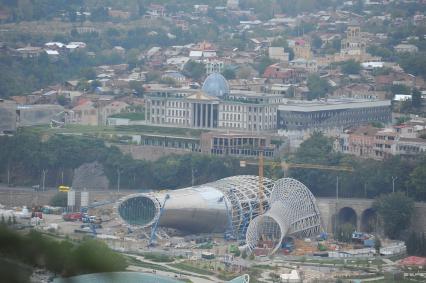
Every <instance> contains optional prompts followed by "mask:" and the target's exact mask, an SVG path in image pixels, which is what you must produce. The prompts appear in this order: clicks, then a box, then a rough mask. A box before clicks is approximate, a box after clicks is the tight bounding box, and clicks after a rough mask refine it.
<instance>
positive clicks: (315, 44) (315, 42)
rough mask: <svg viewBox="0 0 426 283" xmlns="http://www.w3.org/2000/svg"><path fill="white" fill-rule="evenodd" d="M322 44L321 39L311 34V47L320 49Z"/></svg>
mask: <svg viewBox="0 0 426 283" xmlns="http://www.w3.org/2000/svg"><path fill="white" fill-rule="evenodd" d="M321 46H322V39H321V37H319V36H318V35H317V34H314V35H313V36H312V47H313V48H316V49H320V48H321Z"/></svg>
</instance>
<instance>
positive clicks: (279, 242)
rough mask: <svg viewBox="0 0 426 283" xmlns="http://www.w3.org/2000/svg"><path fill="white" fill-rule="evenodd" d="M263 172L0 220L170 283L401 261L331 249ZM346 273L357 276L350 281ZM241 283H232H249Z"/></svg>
mask: <svg viewBox="0 0 426 283" xmlns="http://www.w3.org/2000/svg"><path fill="white" fill-rule="evenodd" d="M265 163H266V162H264V161H263V158H262V157H260V158H259V161H258V162H253V161H252V163H249V162H247V161H246V162H244V161H242V162H241V166H247V165H257V166H258V168H259V174H258V176H255V175H238V176H231V177H227V178H223V179H220V180H217V181H214V182H211V183H206V184H203V185H198V186H192V187H187V188H181V189H176V190H162V191H152V192H142V193H130V192H120V193H118V192H109V193H105V192H102V193H100V194H97V195H94V194H93V192H85V191H74V190H72V188H67V187H62V188H60V190H63V194H66V196H67V208H66V209H65V210H64V209H60V208H55V207H49V206H46V205H44V206H42V205H40V206H38V207H33V208H32V209H31V208H26V207H24V208H23V209H21V208H17V207H14V208H13V207H12V208H11V209H9V210H7V209H6V208H3V209H2V210H1V213H0V214H1V215H3V216H5V217H6V219H7V217H8V216H9V217H11V216H13V217H14V218H15V217H16V218H17V219H19V221H18V222H19V223H20V225H22V227H23V228H25V227H26V225H28V226H31V227H35V228H36V229H40V230H43V231H46V232H49V233H53V234H55V235H58V236H64V237H72V238H82V237H85V236H92V237H96V238H97V239H99V240H101V241H104V242H105V243H107V244H108V245H109V246H110V247H111V248H112V249H114V250H116V251H119V252H122V253H124V254H126V255H129V256H131V257H132V258H133V259H132V260H134V265H132V266H131V267H130V268H131V270H132V271H142V272H157V271H155V270H162V271H161V272H163V273H164V274H163V275H165V276H168V277H174V278H176V276H182V274H184V273H186V276H189V277H191V276H192V279H191V282H219V281H222V282H224V281H226V280H228V279H231V278H233V277H236V276H237V275H238V274H244V273H247V274H250V275H251V277H252V279H254V280H255V281H253V282H271V281H270V280H271V278H272V275H271V274H272V273H273V274H275V275H277V274H278V275H280V274H281V275H280V276H281V282H313V281H312V280H314V279H315V278H330V277H331V278H346V277H347V276H349V277H350V276H352V277H356V276H364V277H375V276H376V277H377V274H378V271H379V269H380V268H382V265H385V264H386V261H382V260H381V259H380V260H377V259H376V258H375V255H384V256H394V255H403V254H405V251H406V248H405V245H404V243H403V242H395V241H388V240H386V239H382V240H381V246H379V247H378V246H377V245H376V244H375V241H376V235H373V234H369V233H364V232H359V231H355V232H353V233H352V232H351V234H350V235H349V236H348V237H349V239H347V240H346V241H339V240H338V239H339V237H337V236H341V235H333V234H332V233H330V232H329V229H327V226H329V224H325V223H324V222H326V221H325V220H326V219H325V218H326V217H323V216H322V213H321V211H323V209H322V210H321V209H320V208H319V202H318V200H317V199H316V198H315V197H314V195H313V194H312V193H311V191H310V190H309V188H308V187H306V186H305V185H304V184H303V183H301V182H299V181H298V180H295V179H292V178H281V179H278V180H272V179H269V178H266V177H264V176H263V167H264V165H265ZM268 163H271V164H272V162H268ZM275 165H279V166H281V167H282V168H283V169H284V170H287V169H288V168H289V167H290V166H295V167H297V166H303V167H304V168H314V169H323V170H343V171H350V170H351V168H350V167H344V166H341V167H337V166H336V167H333V166H325V167H327V168H322V167H320V166H319V165H310V164H286V163H278V164H275ZM34 189H35V190H38V189H39V188H34ZM39 193H40V194H43V192H37V191H36V192H33V194H36V195H37V199H38V195H39ZM32 198H34V197H32ZM327 221H328V220H327ZM158 258H160V259H161V260H160V259H158ZM164 261H165V262H164ZM159 262H162V263H161V264H159ZM348 265H349V266H351V265H353V266H357V267H362V268H359V270H356V271H354V268H352V269H351V268H347V266H348ZM374 265H376V266H377V267H375V266H374ZM259 266H265V268H262V267H259ZM270 266H273V269H272V270H271V269H270V268H269V267H270ZM275 275H274V276H275ZM194 276H195V277H194ZM197 276H198V277H197ZM200 276H201V277H200ZM202 276H204V277H207V278H204V279H203V278H202ZM247 276H248V275H247ZM189 277H185V278H186V279H188V278H189ZM179 278H180V277H179ZM194 278H195V279H194ZM248 278H250V276H248V277H244V280H246V281H241V282H249V279H248ZM282 278H293V279H295V278H296V279H295V280H296V281H285V280H286V279H282ZM297 278H298V279H297ZM225 279H226V280H225ZM203 280H204V281H203ZM297 280H299V281H297ZM277 282H279V281H277ZM325 282H327V281H325ZM333 282H334V281H333Z"/></svg>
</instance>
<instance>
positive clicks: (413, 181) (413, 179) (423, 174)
mask: <svg viewBox="0 0 426 283" xmlns="http://www.w3.org/2000/svg"><path fill="white" fill-rule="evenodd" d="M408 186H409V189H414V196H416V198H417V199H423V200H425V199H426V162H425V161H422V162H421V163H420V164H419V165H418V166H417V167H416V168H415V169H414V170H413V171H412V172H411V174H410V179H409V181H408ZM409 194H410V195H412V194H413V192H412V191H410V192H409Z"/></svg>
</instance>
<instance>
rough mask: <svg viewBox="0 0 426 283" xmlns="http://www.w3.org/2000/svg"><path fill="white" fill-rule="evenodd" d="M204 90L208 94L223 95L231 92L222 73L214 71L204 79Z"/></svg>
mask: <svg viewBox="0 0 426 283" xmlns="http://www.w3.org/2000/svg"><path fill="white" fill-rule="evenodd" d="M202 90H203V91H204V92H205V93H207V94H208V95H211V96H216V97H221V96H226V95H228V94H229V85H228V82H227V81H226V79H225V78H224V77H223V76H222V75H221V74H219V73H213V74H211V75H209V76H208V77H207V78H206V80H205V81H204V83H203V87H202Z"/></svg>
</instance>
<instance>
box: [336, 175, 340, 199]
mask: <svg viewBox="0 0 426 283" xmlns="http://www.w3.org/2000/svg"><path fill="white" fill-rule="evenodd" d="M338 201H339V176H336V203H337V202H338Z"/></svg>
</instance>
